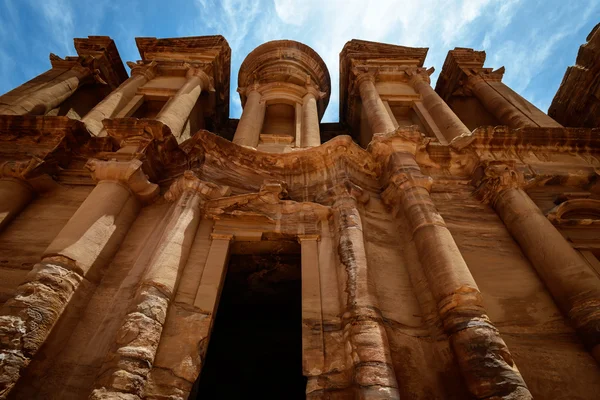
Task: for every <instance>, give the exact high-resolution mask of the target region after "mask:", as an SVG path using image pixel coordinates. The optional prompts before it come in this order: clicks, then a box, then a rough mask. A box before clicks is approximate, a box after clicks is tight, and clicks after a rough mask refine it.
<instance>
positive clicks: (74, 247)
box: [0, 159, 158, 398]
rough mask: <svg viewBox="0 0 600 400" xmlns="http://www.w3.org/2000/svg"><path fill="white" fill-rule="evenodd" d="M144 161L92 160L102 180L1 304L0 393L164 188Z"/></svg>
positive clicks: (90, 165)
mask: <svg viewBox="0 0 600 400" xmlns="http://www.w3.org/2000/svg"><path fill="white" fill-rule="evenodd" d="M141 165H142V163H141V162H140V161H138V160H134V161H130V162H117V161H98V160H94V159H92V160H90V161H89V162H88V164H87V167H88V168H89V169H90V170H91V171H92V175H93V177H94V178H95V180H96V181H98V184H97V185H96V187H95V188H94V190H92V192H91V193H90V194H89V196H88V197H87V198H86V199H85V201H84V202H83V203H82V204H81V206H80V207H79V209H78V210H77V211H76V212H75V214H74V215H73V216H72V217H71V219H70V220H69V221H68V222H67V224H66V225H65V226H64V227H63V229H62V230H61V231H60V232H59V234H58V235H57V237H56V238H55V239H54V240H53V241H52V243H50V245H49V246H48V248H47V249H46V250H45V251H44V254H43V255H42V259H41V261H40V262H39V263H38V264H36V265H35V266H34V267H33V270H32V271H31V272H30V273H29V275H28V276H27V279H26V281H25V282H24V283H23V284H21V285H20V286H19V288H18V289H17V292H16V294H15V297H13V298H12V299H10V300H8V301H7V302H6V303H5V304H4V306H3V307H2V309H1V310H0V333H1V336H2V338H3V340H2V341H0V398H5V397H6V396H7V395H8V393H9V392H10V390H11V389H12V388H13V387H14V385H15V384H16V382H17V380H18V379H19V376H20V374H21V371H22V370H23V369H24V368H26V367H27V365H28V364H29V362H30V361H31V359H32V358H33V357H34V356H35V354H36V352H37V351H38V350H39V348H40V347H41V346H42V345H43V344H44V342H45V341H46V338H47V337H48V335H49V334H50V332H51V330H52V328H53V327H54V325H55V324H56V322H57V321H58V319H59V318H60V316H61V315H62V313H63V312H64V310H65V308H66V307H67V306H68V304H69V301H70V299H71V297H72V296H73V294H74V293H75V291H76V290H77V288H78V287H79V285H80V283H81V282H82V281H83V280H84V279H87V280H95V279H97V278H98V272H99V270H100V269H102V268H103V267H104V266H106V265H107V264H108V263H109V262H110V260H111V259H112V257H113V255H114V254H115V253H116V251H117V250H118V248H119V245H120V243H121V241H122V240H123V238H124V236H125V234H126V233H127V231H128V230H129V227H130V226H131V224H132V223H133V221H134V220H135V218H136V216H137V213H138V210H139V208H140V201H149V200H151V199H152V198H153V197H154V196H155V195H156V194H157V193H158V186H157V185H155V184H153V183H150V182H148V180H147V179H146V176H145V175H144V174H143V172H142V170H141V168H140V167H141ZM40 229H43V227H40Z"/></svg>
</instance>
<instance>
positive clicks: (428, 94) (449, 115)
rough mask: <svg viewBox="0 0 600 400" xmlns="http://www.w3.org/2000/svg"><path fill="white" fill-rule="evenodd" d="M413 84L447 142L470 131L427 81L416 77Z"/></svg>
mask: <svg viewBox="0 0 600 400" xmlns="http://www.w3.org/2000/svg"><path fill="white" fill-rule="evenodd" d="M413 86H414V88H415V90H416V91H417V92H418V93H419V94H420V95H421V97H422V101H423V105H424V106H425V108H426V109H427V111H428V112H429V115H431V117H432V118H433V120H434V121H435V123H436V125H437V126H438V128H439V129H440V130H441V131H442V133H443V135H444V137H445V138H446V140H447V141H448V142H451V141H452V139H454V138H455V137H457V136H461V135H469V134H470V133H471V132H470V131H469V128H467V127H466V126H465V124H463V123H462V121H461V120H460V119H459V118H458V117H457V116H456V114H455V113H454V111H452V109H451V108H450V107H448V104H446V102H445V101H444V100H443V99H442V98H441V97H440V96H439V95H438V94H437V93H436V92H435V90H433V88H432V87H431V85H430V84H429V82H427V81H424V80H422V79H417V80H416V81H415V82H413Z"/></svg>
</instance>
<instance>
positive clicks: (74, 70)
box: [0, 54, 94, 115]
mask: <svg viewBox="0 0 600 400" xmlns="http://www.w3.org/2000/svg"><path fill="white" fill-rule="evenodd" d="M50 61H51V62H52V66H53V68H56V69H59V70H64V72H62V73H60V74H58V75H56V76H55V77H54V78H53V79H51V80H50V81H49V82H43V83H40V84H38V85H36V87H35V88H34V89H30V90H27V91H26V92H25V93H23V92H22V90H20V88H16V89H15V90H13V91H11V92H8V93H7V94H5V95H4V96H1V97H0V114H5V115H44V114H46V113H47V112H48V111H50V110H52V109H53V108H56V107H57V106H59V105H60V104H61V103H62V102H63V101H65V100H66V99H68V98H69V97H71V95H72V94H73V93H75V91H76V90H77V89H78V88H79V86H81V85H82V84H83V83H84V82H85V81H87V80H88V79H89V78H91V77H92V76H93V75H94V67H93V63H94V59H93V58H91V57H88V58H83V57H80V58H79V59H77V60H62V59H60V58H59V57H58V56H55V55H53V54H51V55H50ZM19 92H21V93H19Z"/></svg>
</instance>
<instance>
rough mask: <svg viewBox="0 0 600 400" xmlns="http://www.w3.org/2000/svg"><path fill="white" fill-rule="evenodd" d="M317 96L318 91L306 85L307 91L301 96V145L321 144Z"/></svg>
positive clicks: (313, 145)
mask: <svg viewBox="0 0 600 400" xmlns="http://www.w3.org/2000/svg"><path fill="white" fill-rule="evenodd" d="M318 97H319V92H318V91H317V90H315V89H313V88H312V87H308V93H307V94H306V95H305V96H304V97H303V98H302V142H301V143H302V147H315V146H319V145H320V144H321V132H320V131H319V111H318V109H317V98H318Z"/></svg>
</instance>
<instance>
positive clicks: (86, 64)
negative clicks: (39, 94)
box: [49, 53, 107, 85]
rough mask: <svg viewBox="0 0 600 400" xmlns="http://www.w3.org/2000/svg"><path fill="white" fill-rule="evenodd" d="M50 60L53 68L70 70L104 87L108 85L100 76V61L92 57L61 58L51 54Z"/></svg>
mask: <svg viewBox="0 0 600 400" xmlns="http://www.w3.org/2000/svg"><path fill="white" fill-rule="evenodd" d="M49 58H50V65H52V68H57V69H70V70H73V71H75V72H77V73H78V74H79V75H80V76H82V77H89V78H92V79H93V80H95V81H96V82H98V83H101V84H103V85H106V84H107V83H106V82H105V81H104V79H102V77H101V76H100V75H101V72H100V70H99V69H98V63H99V62H98V60H97V59H96V58H94V57H92V56H90V55H83V56H76V57H65V58H61V57H59V56H57V55H56V54H54V53H50V57H49Z"/></svg>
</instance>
